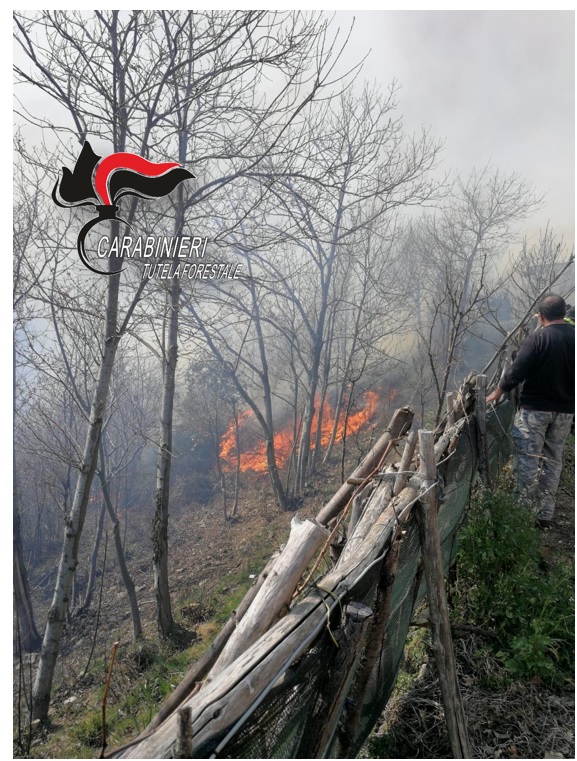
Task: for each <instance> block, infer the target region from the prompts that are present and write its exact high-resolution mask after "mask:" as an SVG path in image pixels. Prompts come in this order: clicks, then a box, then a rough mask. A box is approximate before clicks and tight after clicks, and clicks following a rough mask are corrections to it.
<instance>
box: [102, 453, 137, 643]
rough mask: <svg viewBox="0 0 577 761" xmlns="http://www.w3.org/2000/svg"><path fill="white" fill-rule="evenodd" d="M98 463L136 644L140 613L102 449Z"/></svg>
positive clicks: (133, 639)
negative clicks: (106, 475)
mask: <svg viewBox="0 0 577 761" xmlns="http://www.w3.org/2000/svg"><path fill="white" fill-rule="evenodd" d="M100 462H101V469H100V470H99V471H98V477H99V479H100V485H101V487H102V496H103V498H104V504H105V506H106V510H107V512H108V517H109V518H110V520H111V522H112V527H113V528H112V535H113V537H114V547H115V549H116V558H117V560H118V567H119V569H120V575H121V577H122V581H123V583H124V588H125V589H126V594H127V595H128V602H129V604H130V616H131V618H132V641H133V642H136V641H137V640H139V639H140V638H141V637H142V624H141V622H140V611H139V610H138V602H137V600H136V589H135V587H134V582H133V581H132V577H131V575H130V571H129V570H128V565H127V563H126V555H125V554H124V546H123V544H122V537H121V536H120V521H119V520H118V516H117V514H116V510H115V508H114V505H113V504H112V500H111V498H110V489H109V488H108V481H107V480H106V477H105V474H104V467H105V466H104V462H105V458H104V447H101V450H100Z"/></svg>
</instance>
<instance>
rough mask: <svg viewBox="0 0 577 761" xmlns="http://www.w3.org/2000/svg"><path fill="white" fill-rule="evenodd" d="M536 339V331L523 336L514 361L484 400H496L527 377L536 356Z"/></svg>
mask: <svg viewBox="0 0 577 761" xmlns="http://www.w3.org/2000/svg"><path fill="white" fill-rule="evenodd" d="M537 339H538V333H531V335H529V336H527V338H525V340H524V341H523V343H522V344H521V348H520V349H519V353H518V354H517V357H516V358H515V361H514V362H513V364H512V365H511V367H509V368H508V369H507V370H506V371H505V372H504V373H503V375H502V377H501V380H500V381H499V385H498V386H497V388H496V389H495V390H494V391H493V392H492V393H491V394H489V396H488V397H486V399H485V401H486V402H496V401H498V400H499V399H500V398H501V397H502V396H503V394H504V393H505V392H506V391H511V390H512V389H514V388H515V386H518V385H519V383H522V382H523V381H524V380H526V379H527V376H528V375H529V373H530V371H531V369H532V367H533V366H534V364H535V361H536V358H537V355H536V346H535V343H536V340H537Z"/></svg>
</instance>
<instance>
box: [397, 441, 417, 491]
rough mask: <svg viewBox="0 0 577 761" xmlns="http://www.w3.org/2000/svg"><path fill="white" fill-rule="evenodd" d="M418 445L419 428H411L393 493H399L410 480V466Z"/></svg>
mask: <svg viewBox="0 0 577 761" xmlns="http://www.w3.org/2000/svg"><path fill="white" fill-rule="evenodd" d="M416 446H417V430H416V428H411V430H410V432H409V435H408V437H407V441H406V443H405V448H404V450H403V455H402V457H401V462H400V464H399V474H398V476H397V477H396V479H395V485H394V487H393V494H394V495H395V496H396V495H397V494H399V493H400V492H401V491H402V490H403V489H404V488H405V486H406V484H407V481H408V480H409V473H408V471H409V466H410V464H411V462H412V460H413V455H414V454H415V448H416Z"/></svg>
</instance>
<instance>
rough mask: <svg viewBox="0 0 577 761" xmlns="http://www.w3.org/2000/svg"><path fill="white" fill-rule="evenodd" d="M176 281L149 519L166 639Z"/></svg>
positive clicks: (161, 632)
mask: <svg viewBox="0 0 577 761" xmlns="http://www.w3.org/2000/svg"><path fill="white" fill-rule="evenodd" d="M179 300H180V283H179V280H178V278H174V279H173V280H172V283H171V287H170V306H169V314H168V336H167V346H166V347H165V351H164V357H165V361H164V383H163V393H162V418H161V422H160V425H161V432H160V446H159V450H158V462H157V465H156V501H155V510H154V517H153V519H152V564H153V571H154V594H155V597H156V623H157V627H158V636H159V637H160V638H161V639H166V638H167V637H169V636H170V634H172V632H173V631H174V628H175V624H174V618H173V617H172V608H171V604H170V588H169V584H168V507H169V498H170V468H171V464H172V413H173V408H174V391H175V379H176V362H177V357H178V309H179Z"/></svg>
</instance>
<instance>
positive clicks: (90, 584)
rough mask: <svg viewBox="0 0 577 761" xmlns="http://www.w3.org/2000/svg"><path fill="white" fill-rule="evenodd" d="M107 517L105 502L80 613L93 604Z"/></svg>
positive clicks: (100, 516)
mask: <svg viewBox="0 0 577 761" xmlns="http://www.w3.org/2000/svg"><path fill="white" fill-rule="evenodd" d="M105 515H106V506H105V504H104V501H103V502H102V505H101V506H100V515H99V516H98V526H97V529H96V539H95V540H94V547H93V549H92V557H91V558H90V572H89V574H88V581H87V582H86V592H85V593H84V600H83V601H82V605H81V606H80V607H79V608H78V613H79V614H80V613H84V611H85V610H88V608H89V607H90V604H91V602H92V595H93V594H94V584H95V582H96V561H97V560H98V550H99V549H100V540H101V539H102V531H103V529H104V516H105Z"/></svg>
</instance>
